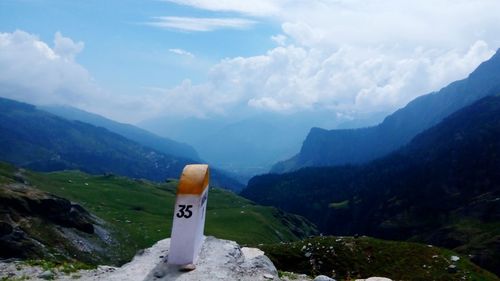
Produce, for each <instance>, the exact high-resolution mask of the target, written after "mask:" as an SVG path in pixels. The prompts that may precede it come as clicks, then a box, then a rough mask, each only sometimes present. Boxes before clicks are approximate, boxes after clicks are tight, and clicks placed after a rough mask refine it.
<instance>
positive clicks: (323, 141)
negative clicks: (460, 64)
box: [271, 50, 500, 173]
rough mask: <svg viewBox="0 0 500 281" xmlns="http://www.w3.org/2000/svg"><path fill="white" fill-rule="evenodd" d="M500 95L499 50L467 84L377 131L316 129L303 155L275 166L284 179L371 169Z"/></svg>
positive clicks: (420, 103)
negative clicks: (325, 169) (321, 170)
mask: <svg viewBox="0 0 500 281" xmlns="http://www.w3.org/2000/svg"><path fill="white" fill-rule="evenodd" d="M498 92H500V50H499V51H497V53H496V54H495V55H494V56H493V57H492V58H491V59H490V60H488V61H486V62H484V63H482V64H481V65H480V66H479V67H478V68H477V69H476V70H475V71H474V72H472V73H471V74H470V75H469V77H467V78H466V79H463V80H460V81H456V82H453V83H451V84H450V85H448V86H447V87H445V88H443V89H441V90H440V91H439V92H434V93H431V94H428V95H424V96H421V97H419V98H416V99H415V100H413V101H412V102H410V103H409V104H408V105H407V106H405V107H404V108H402V109H400V110H398V111H396V112H395V113H393V114H391V115H389V116H388V117H386V118H385V119H384V121H383V122H382V123H381V124H379V125H377V126H374V127H368V128H362V129H344V130H325V129H320V128H312V129H311V131H310V132H309V134H308V136H307V138H306V139H305V141H304V143H303V145H302V148H301V150H300V152H299V153H298V154H297V155H295V156H294V157H292V158H291V159H289V160H286V161H283V162H279V163H277V164H276V165H274V166H273V168H272V169H271V172H273V173H283V172H287V171H294V170H297V169H299V168H302V167H309V166H334V165H343V164H358V163H366V162H368V161H370V160H373V159H376V158H378V157H381V156H384V155H387V154H388V153H390V152H392V151H394V150H396V149H398V148H399V147H401V146H403V145H405V144H407V143H408V142H409V141H410V140H411V139H412V138H413V137H414V136H416V135H417V134H418V133H420V132H422V131H424V130H425V129H428V128H430V127H432V126H434V125H436V124H437V123H439V122H440V121H441V120H443V118H445V117H446V116H448V115H450V114H451V113H453V112H455V111H456V110H458V109H460V108H463V107H464V106H467V105H470V104H471V103H473V102H475V101H477V100H479V99H480V98H482V97H485V96H488V95H492V94H496V93H498Z"/></svg>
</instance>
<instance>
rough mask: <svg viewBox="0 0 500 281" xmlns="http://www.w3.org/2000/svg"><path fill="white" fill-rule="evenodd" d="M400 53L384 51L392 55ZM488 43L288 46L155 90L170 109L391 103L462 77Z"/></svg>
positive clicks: (364, 107) (345, 110) (342, 107)
mask: <svg viewBox="0 0 500 281" xmlns="http://www.w3.org/2000/svg"><path fill="white" fill-rule="evenodd" d="M398 53H399V55H387V54H398ZM492 54H493V50H492V49H491V48H490V47H489V46H488V45H487V44H486V43H485V42H483V41H477V42H475V43H474V44H472V45H471V46H470V47H469V48H467V49H466V50H459V49H450V50H446V51H442V50H438V49H423V48H417V49H415V50H413V51H412V52H411V53H410V54H406V53H401V52H400V51H399V50H398V49H395V48H391V49H385V48H379V49H376V50H374V49H369V48H368V49H366V48H359V47H347V46H346V47H343V48H340V49H339V50H337V51H335V52H325V51H322V50H319V49H314V48H306V47H299V46H293V45H289V46H286V47H277V48H275V49H272V50H270V51H269V52H268V53H267V54H265V55H261V56H254V57H247V58H243V57H237V58H231V59H225V60H223V61H221V62H220V63H219V64H217V65H215V66H214V67H213V68H212V70H211V71H210V75H209V80H208V81H207V82H206V83H203V84H199V85H193V84H192V83H191V82H190V81H188V80H186V81H184V82H183V83H182V84H181V85H180V86H178V87H176V88H174V89H170V90H164V91H162V92H159V93H157V95H155V97H154V98H151V100H152V101H153V100H155V101H156V102H157V106H158V107H159V108H158V112H160V111H161V109H160V108H162V107H163V108H169V113H170V114H173V115H184V116H186V115H187V116H192V115H195V116H199V117H203V116H206V115H211V114H242V113H245V112H247V113H248V112H251V111H255V110H266V111H273V112H282V113H293V112H298V111H304V110H318V109H327V110H332V111H335V112H337V113H339V114H343V115H347V116H353V115H354V116H356V114H365V113H370V112H379V111H387V110H394V109H396V108H398V107H401V106H403V105H405V104H406V103H407V102H409V101H410V100H412V99H413V98H415V97H417V96H419V95H422V94H426V93H429V92H431V91H433V90H438V89H439V88H440V87H442V86H443V85H446V84H447V83H450V82H452V81H454V80H458V79H462V78H464V77H466V76H467V75H468V74H469V73H470V72H471V71H472V70H473V69H474V68H475V67H477V66H478V65H479V64H480V63H481V62H482V61H484V60H486V59H488V58H489V57H490V56H491V55H492Z"/></svg>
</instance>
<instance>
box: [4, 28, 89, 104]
mask: <svg viewBox="0 0 500 281" xmlns="http://www.w3.org/2000/svg"><path fill="white" fill-rule="evenodd" d="M54 42H55V47H54V48H51V47H49V46H48V45H47V44H46V43H45V42H43V41H41V40H40V39H38V37H37V36H35V35H32V34H29V33H26V32H24V31H19V30H18V31H15V32H13V33H0V85H2V86H1V88H0V91H1V93H2V95H4V96H9V97H11V98H19V99H21V100H24V101H26V102H32V103H37V104H41V103H44V104H47V103H56V102H67V103H73V102H74V103H80V102H82V101H83V100H84V96H85V95H86V93H95V92H96V91H98V87H97V86H96V85H95V83H94V81H93V79H92V77H91V76H90V75H89V73H88V72H87V70H86V69H85V68H83V67H82V66H81V65H79V64H77V63H75V62H74V61H73V58H74V56H75V55H76V54H77V53H78V52H80V51H81V50H82V49H83V43H81V42H80V43H74V42H73V41H72V40H71V39H69V38H66V37H64V36H62V35H61V34H60V33H59V32H58V33H56V35H55V39H54Z"/></svg>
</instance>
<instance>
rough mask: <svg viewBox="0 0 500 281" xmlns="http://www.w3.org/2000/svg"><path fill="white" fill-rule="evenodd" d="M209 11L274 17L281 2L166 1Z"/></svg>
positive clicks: (231, 0) (236, 0)
mask: <svg viewBox="0 0 500 281" xmlns="http://www.w3.org/2000/svg"><path fill="white" fill-rule="evenodd" d="M164 1H166V2H171V3H176V4H180V5H186V6H191V7H195V8H198V9H203V10H209V11H223V12H238V13H243V14H249V15H260V16H262V15H273V14H276V13H278V12H279V11H280V8H281V7H282V5H283V3H286V2H287V1H280V0H273V1H269V0H252V1H248V0H164Z"/></svg>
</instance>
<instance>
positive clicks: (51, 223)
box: [0, 171, 111, 263]
mask: <svg viewBox="0 0 500 281" xmlns="http://www.w3.org/2000/svg"><path fill="white" fill-rule="evenodd" d="M21 173H22V171H21V172H18V173H17V176H16V180H17V182H16V181H14V182H5V183H0V258H45V259H47V258H49V259H73V258H74V257H75V256H78V259H79V260H82V261H86V262H89V263H97V262H102V261H105V260H107V259H106V254H105V253H104V250H103V246H104V245H106V244H108V243H111V238H110V236H109V234H108V233H107V231H105V230H104V228H103V227H101V226H100V224H101V223H100V222H99V219H98V218H96V217H94V216H92V215H91V214H90V213H88V212H87V211H86V210H85V209H84V208H82V207H81V206H80V205H77V204H74V203H72V202H70V201H68V200H66V199H64V198H60V197H57V196H54V195H51V194H49V193H46V192H42V191H40V190H38V189H35V188H33V187H31V186H30V185H29V183H28V182H27V181H26V180H25V179H24V178H23V177H22V174H21Z"/></svg>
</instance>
